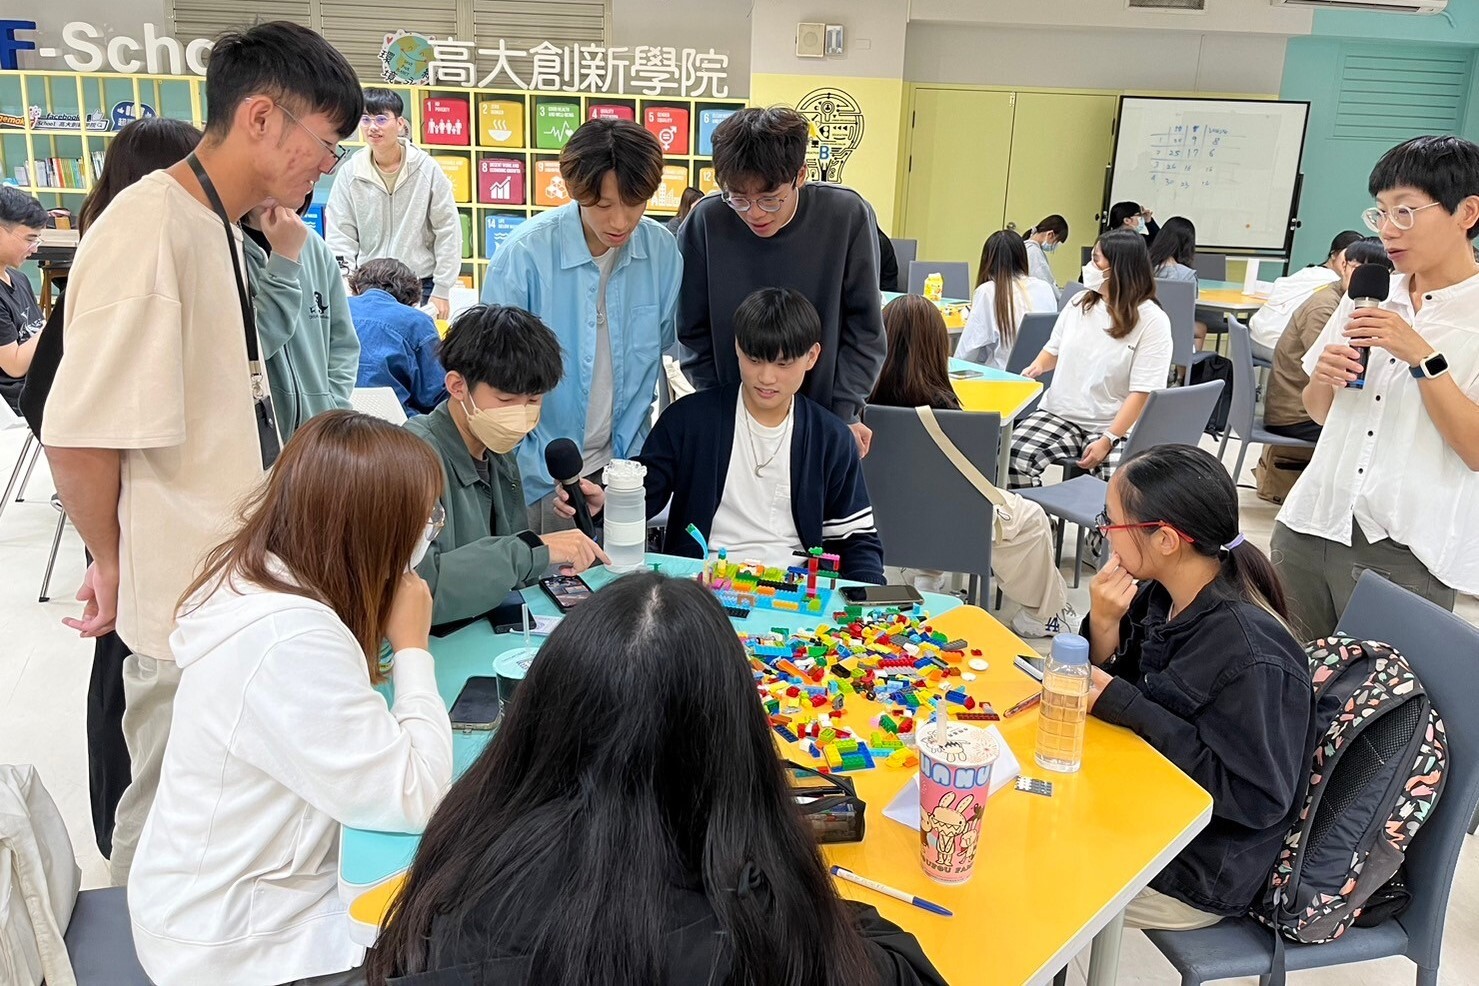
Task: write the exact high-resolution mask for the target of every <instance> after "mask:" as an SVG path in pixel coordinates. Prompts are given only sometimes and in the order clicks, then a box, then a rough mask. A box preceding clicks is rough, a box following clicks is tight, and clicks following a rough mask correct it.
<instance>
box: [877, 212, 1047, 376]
mask: <svg viewBox="0 0 1479 986" xmlns="http://www.w3.org/2000/svg"><path fill="white" fill-rule="evenodd" d="M1057 310H1058V294H1057V289H1056V288H1055V287H1053V285H1052V284H1051V282H1048V281H1043V280H1040V279H1038V278H1036V277H1032V276H1030V274H1029V271H1028V266H1027V246H1026V244H1024V243H1023V242H1022V237H1020V236H1018V235H1017V234H1016V233H1015V232H1013V231H1012V230H1010V229H1003V230H998V231H997V232H995V233H992V234H991V235H990V236H988V237H987V238H986V244H985V245H984V246H983V247H981V266H980V267H979V268H978V269H977V270H976V293H975V294H973V295H972V296H971V313H970V316H969V317H968V318H967V319H966V322H965V329H964V331H962V332H961V333H960V342H959V344H957V345H956V347H955V356H956V358H957V359H963V360H969V361H970V362H972V363H983V364H985V365H986V366H992V367H995V368H996V369H998V370H1005V369H1006V368H1007V357H1008V356H1010V355H1011V353H1012V347H1013V346H1014V345H1016V344H1017V330H1018V329H1020V328H1021V327H1022V319H1023V318H1024V317H1025V316H1026V315H1027V314H1028V313H1029V312H1057ZM890 341H892V339H890Z"/></svg>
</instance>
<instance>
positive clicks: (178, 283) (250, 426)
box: [42, 171, 262, 660]
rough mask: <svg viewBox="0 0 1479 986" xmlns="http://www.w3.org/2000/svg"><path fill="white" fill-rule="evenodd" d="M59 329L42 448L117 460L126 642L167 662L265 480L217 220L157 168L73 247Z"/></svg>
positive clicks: (121, 618)
mask: <svg viewBox="0 0 1479 986" xmlns="http://www.w3.org/2000/svg"><path fill="white" fill-rule="evenodd" d="M238 235H239V234H238ZM63 332H64V336H63V338H64V340H65V347H66V352H65V355H64V356H63V358H62V362H61V366H60V367H59V368H58V370H57V375H56V381H55V383H54V384H53V386H52V390H51V396H50V397H49V399H48V400H47V405H46V421H45V425H44V428H43V431H42V442H43V443H44V444H45V445H48V446H55V447H58V448H109V449H118V450H119V451H120V452H121V453H122V455H121V460H122V465H121V475H120V480H121V484H122V485H121V489H120V492H119V497H118V526H119V544H118V551H119V586H118V634H119V636H120V637H122V638H123V640H124V642H125V643H127V644H128V646H129V647H130V648H131V649H132V650H133V651H134V652H135V653H138V654H143V655H146V656H148V657H152V658H155V659H160V660H172V659H173V658H172V656H171V654H170V650H169V635H170V632H171V631H172V630H173V629H174V625H175V612H176V607H177V604H178V601H179V597H180V594H181V593H182V592H183V591H184V590H185V588H186V586H188V585H189V584H190V582H191V581H192V580H193V579H194V577H195V575H196V572H197V569H198V566H199V564H200V561H201V559H202V558H203V556H204V555H205V553H206V552H207V551H209V550H210V548H211V547H213V546H214V545H215V544H217V543H218V542H220V541H221V540H223V538H224V536H225V535H226V534H227V533H228V532H229V530H230V529H231V527H232V521H233V519H234V515H235V510H236V507H237V505H238V502H239V500H240V499H241V498H242V497H243V496H244V495H245V494H247V493H249V492H251V491H252V490H253V489H254V488H255V487H256V485H257V484H258V482H259V481H260V480H261V478H262V457H261V451H260V449H259V447H258V444H257V429H256V420H255V418H254V413H253V408H252V394H251V378H250V374H249V372H248V368H247V357H246V341H245V332H244V329H243V326H242V321H241V307H240V304H239V302H238V300H237V290H236V282H235V278H234V277H233V272H232V269H231V255H230V253H229V252H228V250H227V247H226V243H225V233H224V232H223V231H222V228H221V220H220V219H219V218H217V216H216V215H215V213H213V212H212V211H211V210H210V209H209V208H207V207H206V206H205V205H203V204H202V203H200V202H198V201H196V200H195V199H194V198H192V197H191V196H190V194H189V193H188V192H186V191H185V190H184V189H183V188H181V187H180V185H179V183H178V182H176V181H175V180H174V179H173V178H171V177H169V175H167V174H166V173H165V172H163V171H156V172H155V173H153V174H151V175H149V176H147V177H145V178H143V179H142V180H140V181H139V182H138V183H136V184H135V185H133V186H132V187H130V188H127V189H125V190H124V191H123V192H121V193H120V194H119V196H118V197H117V198H116V199H114V200H113V202H112V203H111V204H110V205H109V206H108V208H107V209H106V210H104V212H103V214H102V216H101V217H100V218H99V219H98V221H97V222H96V223H95V224H94V225H93V226H92V227H91V228H90V229H89V230H88V232H87V235H86V236H85V237H83V239H82V242H81V245H80V246H79V248H78V251H77V257H76V260H75V262H74V263H73V266H72V271H71V275H70V277H69V278H68V288H67V300H66V321H65V323H64V328H63Z"/></svg>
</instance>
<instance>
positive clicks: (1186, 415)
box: [863, 380, 1222, 588]
mask: <svg viewBox="0 0 1479 986" xmlns="http://www.w3.org/2000/svg"><path fill="white" fill-rule="evenodd" d="M1221 394H1222V381H1221V380H1213V381H1210V382H1208V383H1199V384H1197V385H1196V386H1194V387H1176V388H1174V389H1169V390H1156V391H1152V392H1151V394H1150V399H1149V400H1147V401H1146V402H1145V410H1144V411H1142V412H1141V413H1140V420H1139V421H1138V422H1136V424H1135V427H1134V428H1133V429H1132V430H1131V431H1130V437H1129V438H1128V439H1126V441H1125V453H1124V456H1123V457H1122V459H1121V461H1123V460H1124V459H1128V458H1129V457H1130V456H1132V455H1134V454H1135V453H1136V452H1140V451H1142V450H1144V449H1148V448H1152V447H1153V446H1156V445H1196V444H1197V442H1198V441H1199V440H1200V439H1201V437H1202V429H1203V428H1204V427H1205V426H1206V422H1207V419H1208V418H1209V417H1211V415H1212V408H1213V407H1214V406H1216V404H1217V398H1218V397H1219V396H1221ZM869 458H871V456H869ZM863 461H864V463H866V462H867V461H868V460H867V459H864V460H863ZM869 488H870V489H871V488H872V487H871V485H870V487H869ZM1108 489H1109V484H1108V483H1106V482H1105V481H1104V480H1102V479H1100V478H1099V477H1097V476H1088V475H1083V476H1074V477H1073V478H1072V479H1067V480H1064V481H1063V482H1061V483H1056V484H1054V485H1052V486H1036V487H1028V488H1025V489H1019V490H1017V491H1016V492H1018V493H1020V494H1022V496H1023V497H1025V498H1026V499H1028V500H1031V501H1033V502H1034V503H1037V504H1038V505H1040V506H1041V507H1042V508H1043V510H1044V511H1045V512H1046V513H1047V515H1048V516H1049V517H1054V518H1057V519H1058V522H1059V523H1058V538H1059V546H1060V548H1061V545H1062V538H1063V523H1064V522H1065V521H1066V522H1068V523H1072V524H1076V525H1077V526H1078V546H1077V549H1076V550H1075V552H1074V556H1073V585H1074V588H1077V587H1078V583H1079V569H1080V568H1082V567H1083V560H1084V539H1085V537H1086V536H1087V535H1088V533H1089V531H1090V529H1092V528H1093V526H1094V519H1095V518H1096V517H1098V516H1099V511H1101V510H1103V509H1104V494H1105V491H1106V490H1108Z"/></svg>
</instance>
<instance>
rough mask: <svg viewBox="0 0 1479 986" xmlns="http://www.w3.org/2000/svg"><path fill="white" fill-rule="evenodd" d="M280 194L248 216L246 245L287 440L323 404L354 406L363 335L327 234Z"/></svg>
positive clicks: (269, 374)
mask: <svg viewBox="0 0 1479 986" xmlns="http://www.w3.org/2000/svg"><path fill="white" fill-rule="evenodd" d="M312 202H313V195H312V193H309V195H308V197H307V198H305V199H304V200H303V202H302V204H301V205H299V206H298V209H297V211H296V212H295V211H294V210H292V209H290V208H288V207H287V206H281V205H278V204H277V203H276V201H275V200H273V201H270V202H268V203H265V204H263V205H260V206H257V207H256V208H254V209H252V210H251V211H250V212H248V213H247V214H246V215H245V216H243V217H242V221H241V229H242V232H243V233H244V234H245V236H244V237H243V244H242V245H243V248H244V250H245V253H246V266H247V272H248V274H249V275H250V277H251V285H252V305H253V307H254V308H255V310H256V320H257V334H258V335H259V336H260V337H261V340H262V358H263V359H265V360H266V361H267V379H268V380H269V381H270V383H271V385H272V410H273V411H274V412H276V414H277V430H278V434H279V435H281V436H282V439H283V441H287V440H288V439H289V438H291V437H292V435H293V432H295V431H297V430H298V428H299V427H301V426H302V424H303V422H305V421H307V420H308V419H309V418H311V417H313V416H314V415H315V414H318V413H320V412H321V411H329V410H332V409H334V408H336V407H337V408H347V407H349V395H350V393H351V392H352V391H353V390H354V381H355V378H356V377H357V376H358V374H359V336H357V335H355V332H354V320H353V319H352V318H351V317H350V314H349V300H348V298H347V297H346V296H345V294H344V278H343V277H342V276H341V275H340V273H339V263H338V261H336V260H335V259H334V255H333V253H332V252H330V250H329V247H328V244H326V243H325V242H324V241H323V237H321V236H319V235H318V234H316V233H314V232H313V231H312V230H310V229H309V228H308V226H307V225H305V224H304V222H303V216H304V214H305V213H307V211H308V206H309V205H311V204H312Z"/></svg>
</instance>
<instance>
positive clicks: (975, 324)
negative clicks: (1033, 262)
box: [955, 277, 1058, 370]
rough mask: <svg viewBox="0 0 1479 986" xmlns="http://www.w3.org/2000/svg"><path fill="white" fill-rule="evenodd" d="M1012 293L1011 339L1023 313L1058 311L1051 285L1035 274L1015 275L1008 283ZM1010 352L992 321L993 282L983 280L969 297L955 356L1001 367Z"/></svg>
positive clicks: (1014, 337)
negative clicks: (1033, 275)
mask: <svg viewBox="0 0 1479 986" xmlns="http://www.w3.org/2000/svg"><path fill="white" fill-rule="evenodd" d="M1012 295H1013V298H1012V302H1013V309H1012V311H1013V314H1014V315H1015V316H1016V324H1015V325H1013V326H1012V328H1013V330H1014V332H1013V335H1012V340H1013V341H1014V342H1015V341H1016V338H1017V337H1016V334H1015V330H1017V329H1020V328H1022V317H1023V316H1024V315H1026V314H1028V313H1029V312H1055V311H1057V310H1058V299H1057V298H1056V297H1054V295H1053V288H1052V286H1051V285H1050V284H1047V283H1046V282H1044V281H1039V280H1038V279H1037V278H1035V277H1019V278H1017V279H1016V280H1015V282H1013V284H1012ZM1010 352H1011V347H1010V346H1004V345H1002V340H1001V328H1000V326H998V325H997V324H996V282H994V281H989V280H988V281H983V282H982V283H981V286H980V287H978V288H976V293H975V295H974V296H973V297H972V298H971V314H970V316H969V317H968V318H967V319H966V322H965V329H964V330H962V332H961V333H960V342H959V344H957V345H956V347H955V356H956V358H957V359H963V360H969V361H970V362H972V363H981V364H983V365H985V366H994V367H996V368H997V369H998V370H1005V369H1006V368H1007V355H1008V354H1009V353H1010Z"/></svg>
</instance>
